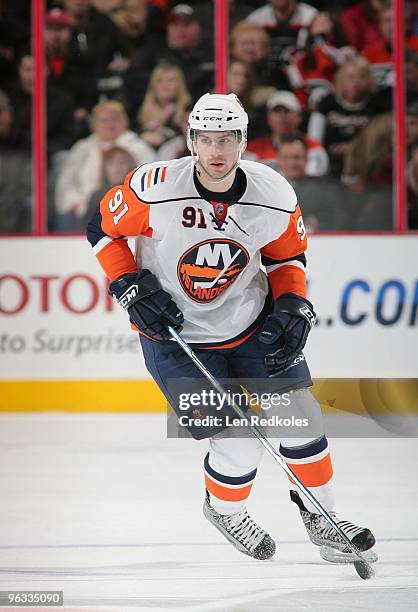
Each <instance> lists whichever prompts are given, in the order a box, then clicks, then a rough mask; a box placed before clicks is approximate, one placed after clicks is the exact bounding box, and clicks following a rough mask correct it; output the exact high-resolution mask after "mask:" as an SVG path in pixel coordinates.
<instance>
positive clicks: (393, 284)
mask: <svg viewBox="0 0 418 612" xmlns="http://www.w3.org/2000/svg"><path fill="white" fill-rule="evenodd" d="M417 247H418V237H417V236H415V235H412V236H373V235H368V236H358V237H353V236H313V237H311V239H310V245H309V254H308V281H309V293H308V296H309V298H310V299H311V300H312V301H313V303H314V304H315V310H316V312H317V313H318V319H319V324H318V325H317V326H316V327H315V328H314V329H313V331H312V333H311V335H310V338H309V343H308V347H307V350H306V355H307V357H308V360H309V364H310V367H311V371H312V375H313V377H314V378H315V379H319V381H318V385H322V384H323V381H324V379H330V378H331V379H339V378H343V379H347V378H350V379H355V380H354V382H353V383H352V386H351V387H350V390H349V391H347V387H346V386H345V387H344V384H345V385H346V383H344V382H343V383H341V384H340V383H337V384H340V387H334V388H335V389H336V393H337V394H338V393H339V394H340V395H341V393H344V394H345V395H346V394H347V393H351V394H354V396H355V394H356V388H357V387H358V382H357V379H359V378H360V379H368V378H379V379H388V378H390V379H413V378H416V373H417V363H418V342H417V325H418V322H417V319H418V275H417V270H416V265H414V262H415V261H416V253H417ZM0 262H1V263H0V391H1V393H0V409H1V410H72V411H84V410H88V411H95V410H100V411H112V410H118V411H125V412H136V411H144V410H145V411H161V410H165V407H166V406H165V401H164V398H163V397H162V395H161V394H160V392H159V391H158V389H157V388H156V386H155V385H154V383H153V382H152V381H151V380H150V378H149V375H148V373H147V371H146V369H145V366H144V363H143V359H142V356H141V355H140V352H139V343H138V339H137V336H136V334H135V333H134V332H132V331H131V330H130V329H129V325H128V323H127V320H126V315H125V313H124V312H122V311H121V310H119V309H118V308H117V307H115V305H114V304H113V303H112V301H111V299H110V297H109V296H108V294H107V283H106V280H105V278H104V277H103V273H102V271H101V269H100V267H99V265H98V264H97V263H96V260H95V258H94V256H93V254H92V252H91V249H90V246H89V245H88V244H87V242H86V241H85V240H84V238H83V237H49V238H36V237H33V238H5V239H3V240H2V241H1V242H0ZM410 382H411V381H410ZM328 384H330V383H329V382H328ZM333 384H335V383H333ZM391 384H392V389H393V384H394V383H393V382H392V383H391ZM341 385H343V386H342V387H341ZM353 385H354V386H353ZM404 388H405V387H404ZM403 405H404V409H405V403H404V404H403ZM407 405H408V406H409V405H410V403H407Z"/></svg>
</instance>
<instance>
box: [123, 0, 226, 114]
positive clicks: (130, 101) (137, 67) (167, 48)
mask: <svg viewBox="0 0 418 612" xmlns="http://www.w3.org/2000/svg"><path fill="white" fill-rule="evenodd" d="M204 15H205V10H204V8H203V7H201V6H191V5H189V4H178V5H176V6H174V7H173V8H172V9H171V10H170V12H169V13H168V17H167V19H168V21H167V31H166V35H165V39H164V40H162V41H161V40H159V39H158V38H157V37H155V36H153V37H152V39H151V40H148V42H147V43H144V46H143V47H142V48H141V49H139V50H138V51H137V52H136V53H134V55H133V56H132V58H131V66H130V68H129V70H128V71H127V72H126V74H125V83H124V95H125V100H126V104H127V107H128V110H129V113H130V116H131V117H132V118H133V117H134V114H135V112H136V109H137V108H138V107H139V106H140V105H141V103H142V100H143V97H144V95H145V91H146V87H147V83H148V80H149V77H150V74H151V72H152V70H153V69H154V68H155V66H156V65H157V63H159V62H167V63H169V64H175V65H177V66H179V67H180V68H181V69H182V71H183V74H184V76H185V79H186V85H187V89H188V90H189V92H190V94H191V96H192V97H193V98H194V99H196V98H198V97H199V96H201V95H202V94H203V93H205V92H206V91H208V90H210V89H211V88H212V87H213V69H214V66H213V62H212V61H211V59H210V58H211V53H209V52H208V49H207V47H206V44H205V40H204V29H203V28H204Z"/></svg>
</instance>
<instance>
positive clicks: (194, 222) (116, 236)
mask: <svg viewBox="0 0 418 612" xmlns="http://www.w3.org/2000/svg"><path fill="white" fill-rule="evenodd" d="M240 167H241V169H242V170H243V171H244V173H245V175H246V181H247V186H246V191H245V193H244V194H243V196H242V197H241V198H240V200H239V201H238V202H236V203H234V204H232V205H230V206H227V205H226V204H224V203H222V202H209V201H207V200H205V199H204V198H202V197H201V196H200V195H199V193H198V191H197V189H196V187H195V184H194V180H193V170H194V163H193V159H192V157H183V158H181V159H176V160H172V161H164V162H154V163H151V164H145V165H143V166H140V167H139V168H137V169H135V170H134V171H133V172H132V173H131V174H130V175H128V177H127V179H126V181H125V184H124V185H119V186H116V187H114V188H112V189H111V190H110V191H109V192H108V194H107V195H106V196H105V197H104V198H103V200H102V201H101V204H100V213H101V217H100V216H99V219H100V225H101V228H100V229H101V233H100V235H99V236H98V240H97V243H96V245H95V252H96V255H97V257H98V259H99V262H100V263H101V265H102V266H103V268H104V270H105V272H106V274H107V276H108V277H109V278H110V279H112V280H113V279H114V278H117V277H119V276H121V275H122V274H126V273H128V272H133V271H136V270H137V269H144V268H147V269H148V270H150V271H151V272H153V273H154V274H155V275H156V276H157V277H158V279H159V280H160V283H161V285H162V287H163V288H164V289H165V290H166V291H168V292H169V293H170V294H171V295H172V297H173V299H174V301H175V302H176V303H177V305H178V306H179V308H180V309H181V310H182V312H183V314H184V321H185V322H184V328H183V336H184V338H185V339H186V340H187V341H188V342H191V343H197V344H199V345H206V346H207V347H216V346H222V347H225V346H233V345H234V344H238V343H239V342H241V341H243V340H244V339H245V338H246V337H248V335H249V334H250V333H251V332H252V330H253V329H254V326H255V324H256V322H257V317H259V315H260V313H261V312H262V311H263V308H264V306H265V303H266V298H267V296H268V294H269V281H270V285H271V290H272V293H273V296H274V297H277V296H278V295H280V294H282V293H286V292H288V291H293V292H295V293H298V294H299V295H306V293H305V272H304V263H303V261H302V260H301V254H303V252H304V251H305V249H306V233H305V229H304V226H303V221H302V217H301V213H300V209H299V206H298V204H297V199H296V194H295V192H294V190H293V188H292V187H291V186H290V184H289V183H288V182H287V181H286V180H285V179H284V178H283V177H282V176H281V175H280V174H279V173H277V172H275V171H274V170H272V169H271V168H268V167H267V166H265V165H263V164H260V163H257V162H252V161H242V162H241V165H240ZM127 236H135V237H136V248H135V254H134V257H133V256H132V253H131V251H130V250H129V247H128V245H127V242H126V241H125V240H121V238H123V237H127ZM261 255H263V257H264V259H263V262H264V264H265V265H266V270H267V273H268V277H269V278H268V279H267V276H266V274H265V272H264V271H263V270H262V269H261V267H260V266H261ZM302 257H303V258H304V256H303V255H302Z"/></svg>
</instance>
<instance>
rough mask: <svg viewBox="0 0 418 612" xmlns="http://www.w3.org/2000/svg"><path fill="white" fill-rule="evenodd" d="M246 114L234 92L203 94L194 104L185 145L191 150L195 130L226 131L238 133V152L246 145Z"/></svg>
mask: <svg viewBox="0 0 418 612" xmlns="http://www.w3.org/2000/svg"><path fill="white" fill-rule="evenodd" d="M247 126H248V115H247V113H246V112H245V110H244V107H243V106H242V104H241V102H240V100H239V99H238V97H237V96H236V95H235V94H234V93H230V94H210V93H207V94H204V95H203V96H202V97H201V98H199V100H198V101H197V102H196V104H195V105H194V107H193V109H192V111H191V113H190V115H189V124H188V129H187V146H188V148H189V150H190V151H191V152H192V153H193V150H192V140H193V135H194V132H195V131H197V130H198V131H202V130H203V131H208V132H209V131H210V132H226V131H228V132H229V131H233V132H238V133H239V134H240V144H241V146H240V153H242V152H243V151H244V150H245V147H246V145H247Z"/></svg>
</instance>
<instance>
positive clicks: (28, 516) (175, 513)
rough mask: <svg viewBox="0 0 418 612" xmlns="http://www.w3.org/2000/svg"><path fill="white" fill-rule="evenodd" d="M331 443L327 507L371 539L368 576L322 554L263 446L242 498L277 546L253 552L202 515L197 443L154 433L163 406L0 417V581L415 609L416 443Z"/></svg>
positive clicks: (67, 604) (312, 609)
mask: <svg viewBox="0 0 418 612" xmlns="http://www.w3.org/2000/svg"><path fill="white" fill-rule="evenodd" d="M331 445H332V450H333V462H334V471H335V481H336V490H337V497H338V500H339V502H338V508H337V509H338V510H339V511H340V513H341V515H344V516H345V517H347V518H348V519H349V520H351V521H354V522H357V523H358V524H362V525H366V526H368V527H370V528H371V529H372V530H373V532H374V533H375V535H376V538H377V540H378V543H377V544H376V547H375V550H376V552H378V554H379V557H380V561H379V562H378V564H376V565H375V566H374V567H375V569H376V577H375V578H374V579H373V580H369V581H363V580H361V579H360V578H359V577H358V576H357V574H356V573H355V571H354V568H353V567H352V566H351V565H347V566H342V565H338V566H336V565H330V564H328V563H326V562H325V561H322V559H321V558H320V557H319V553H318V549H317V548H316V547H314V546H313V545H312V544H310V543H309V542H308V540H307V537H306V532H305V530H304V527H303V525H302V523H301V520H300V517H299V514H298V511H297V509H296V507H295V506H294V505H293V504H292V503H291V502H290V500H289V497H288V492H287V489H288V485H287V478H286V476H285V475H284V474H283V473H282V471H281V469H280V467H279V466H278V465H277V464H275V463H274V462H273V461H272V460H271V459H270V458H269V457H265V458H264V460H263V462H262V464H261V466H260V468H259V473H258V476H257V479H256V484H255V485H254V487H253V492H252V495H251V499H250V501H249V503H248V508H249V509H250V511H251V513H252V514H253V516H254V517H255V518H256V519H257V520H258V521H259V522H260V524H262V526H263V527H264V528H266V529H267V530H269V532H270V533H271V535H272V536H273V537H275V538H276V539H277V541H278V553H277V555H276V558H275V559H274V560H272V561H267V562H260V561H253V560H251V559H250V558H248V557H246V556H244V555H242V554H241V553H239V552H237V551H235V549H233V548H232V547H231V545H230V544H228V543H227V542H226V541H225V540H224V539H223V538H222V536H221V535H220V534H219V533H218V532H217V531H216V530H215V529H214V528H213V527H212V526H211V525H210V524H209V523H207V522H206V520H205V519H204V517H203V515H202V513H201V506H202V502H203V479H202V458H203V456H204V455H205V453H206V443H205V442H204V441H203V442H194V441H191V440H184V439H183V440H168V439H166V435H165V418H164V417H163V416H162V415H89V414H80V415H72V414H53V413H45V414H33V415H32V414H29V415H28V414H21V415H19V414H2V415H0V590H3V591H4V590H41V589H44V590H63V591H64V608H44V609H43V610H53V609H57V610H58V609H61V610H74V611H75V610H83V611H86V610H96V611H97V610H112V611H115V612H123V611H125V610H126V611H129V612H130V611H135V610H138V611H140V612H145V611H152V612H160V611H162V610H164V611H179V610H182V611H184V612H189V611H193V612H206V611H208V612H209V611H213V612H258V611H261V612H273V611H274V612H276V611H277V612H279V611H280V612H288V611H289V612H299V611H305V610H306V611H308V610H309V612H331V611H332V612H335V611H338V612H346V611H347V612H348V611H351V610H352V611H353V612H354V611H356V612H361V611H364V610H367V611H369V610H370V611H371V610H373V611H375V612H384V611H389V610H390V611H395V610H396V611H405V612H414V611H416V610H418V521H417V504H418V487H417V482H416V480H417V468H416V466H417V460H418V445H417V440H416V439H411V438H410V439H407V438H403V439H401V438H395V439H389V438H386V439H360V440H350V439H332V440H331ZM5 609H6V608H0V610H5ZM14 609H19V608H10V610H14ZM20 609H22V608H20ZM27 609H28V610H40V608H27Z"/></svg>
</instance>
